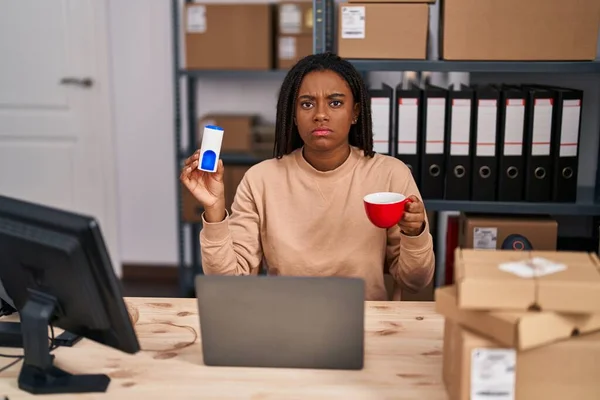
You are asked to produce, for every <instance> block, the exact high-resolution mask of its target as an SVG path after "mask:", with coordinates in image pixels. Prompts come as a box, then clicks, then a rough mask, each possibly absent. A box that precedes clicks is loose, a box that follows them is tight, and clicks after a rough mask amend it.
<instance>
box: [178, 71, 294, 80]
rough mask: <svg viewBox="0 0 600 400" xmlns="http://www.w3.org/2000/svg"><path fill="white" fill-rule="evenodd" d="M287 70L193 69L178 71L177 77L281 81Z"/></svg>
mask: <svg viewBox="0 0 600 400" xmlns="http://www.w3.org/2000/svg"><path fill="white" fill-rule="evenodd" d="M286 74H287V70H279V69H266V70H204V69H194V70H187V69H181V70H179V76H187V77H192V78H261V77H265V78H273V77H276V78H280V79H283V78H284V77H285V75H286Z"/></svg>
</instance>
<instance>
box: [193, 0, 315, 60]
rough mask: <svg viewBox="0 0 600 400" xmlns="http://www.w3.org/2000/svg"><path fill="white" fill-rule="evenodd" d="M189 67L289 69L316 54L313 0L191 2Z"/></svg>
mask: <svg viewBox="0 0 600 400" xmlns="http://www.w3.org/2000/svg"><path fill="white" fill-rule="evenodd" d="M183 27H184V30H185V68H187V69H204V70H206V69H209V70H211V69H213V70H270V69H274V68H277V69H288V68H290V67H291V66H292V65H293V64H295V63H296V61H297V60H299V59H300V58H302V57H304V56H307V55H309V54H312V52H313V43H312V37H313V33H312V31H313V12H312V1H310V0H299V1H286V2H281V3H279V4H276V5H274V4H270V3H243V2H241V1H240V3H217V4H214V3H208V4H205V3H202V2H201V1H199V2H193V3H187V4H186V6H185V9H184V14H183Z"/></svg>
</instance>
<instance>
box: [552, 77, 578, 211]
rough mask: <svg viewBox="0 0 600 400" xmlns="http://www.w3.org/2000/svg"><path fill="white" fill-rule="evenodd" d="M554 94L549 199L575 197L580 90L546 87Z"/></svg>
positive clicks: (570, 200)
mask: <svg viewBox="0 0 600 400" xmlns="http://www.w3.org/2000/svg"><path fill="white" fill-rule="evenodd" d="M546 88H547V89H548V90H550V92H551V93H552V94H553V103H554V110H553V113H552V139H553V141H552V158H553V162H552V166H553V167H554V168H553V171H552V178H553V179H552V201H555V202H560V203H570V202H573V203H574V202H575V201H576V200H577V175H578V169H579V168H578V166H579V156H578V153H579V137H580V130H581V107H582V105H583V91H581V90H577V89H569V88H561V87H556V86H549V87H546Z"/></svg>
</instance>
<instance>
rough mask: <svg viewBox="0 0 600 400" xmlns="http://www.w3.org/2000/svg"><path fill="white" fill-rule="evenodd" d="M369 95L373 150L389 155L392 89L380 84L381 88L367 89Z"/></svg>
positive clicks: (390, 150)
mask: <svg viewBox="0 0 600 400" xmlns="http://www.w3.org/2000/svg"><path fill="white" fill-rule="evenodd" d="M369 95H370V97H371V118H372V123H373V150H375V152H376V153H380V154H386V155H391V154H392V126H393V122H394V119H393V110H394V108H393V103H394V101H393V100H394V89H393V88H392V87H391V86H388V85H386V84H382V88H381V89H374V88H371V89H369Z"/></svg>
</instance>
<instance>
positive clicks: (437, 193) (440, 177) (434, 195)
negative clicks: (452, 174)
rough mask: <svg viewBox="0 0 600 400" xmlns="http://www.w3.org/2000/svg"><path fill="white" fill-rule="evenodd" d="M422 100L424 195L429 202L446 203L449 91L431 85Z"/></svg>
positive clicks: (422, 187)
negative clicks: (445, 152) (445, 146)
mask: <svg viewBox="0 0 600 400" xmlns="http://www.w3.org/2000/svg"><path fill="white" fill-rule="evenodd" d="M421 97H422V100H421V121H422V123H421V126H422V130H423V134H422V137H421V154H422V157H421V187H420V190H421V195H422V196H423V198H425V199H443V198H444V181H445V177H446V158H445V154H444V137H445V130H446V103H447V101H448V90H446V89H444V88H440V87H436V86H432V85H429V84H427V85H426V86H425V88H424V90H423V93H422V96H421Z"/></svg>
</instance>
